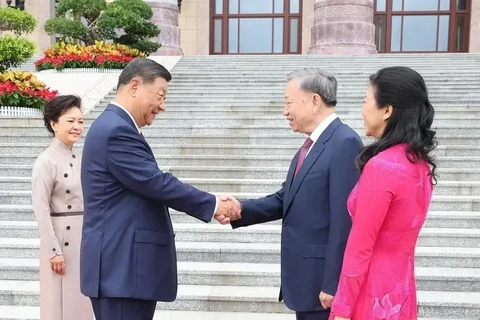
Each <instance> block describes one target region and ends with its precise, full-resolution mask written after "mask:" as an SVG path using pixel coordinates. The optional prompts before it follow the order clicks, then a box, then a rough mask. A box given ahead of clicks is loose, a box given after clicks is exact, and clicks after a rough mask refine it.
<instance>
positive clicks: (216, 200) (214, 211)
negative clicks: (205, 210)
mask: <svg viewBox="0 0 480 320" xmlns="http://www.w3.org/2000/svg"><path fill="white" fill-rule="evenodd" d="M218 200H219V199H218V197H215V209H214V210H213V214H212V218H211V219H210V221H213V218H214V217H215V213H217V209H218Z"/></svg>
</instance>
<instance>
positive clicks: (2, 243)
mask: <svg viewBox="0 0 480 320" xmlns="http://www.w3.org/2000/svg"><path fill="white" fill-rule="evenodd" d="M232 232H233V231H232ZM39 243H40V240H39V239H32V238H0V258H13V257H16V258H38V250H39ZM176 247H177V258H178V261H190V262H230V263H240V262H241V263H280V243H228V242H227V243H222V242H199V241H194V242H185V241H176ZM415 261H416V265H417V266H419V267H440V266H441V267H443V268H459V267H461V268H480V248H464V247H417V248H416V254H415Z"/></svg>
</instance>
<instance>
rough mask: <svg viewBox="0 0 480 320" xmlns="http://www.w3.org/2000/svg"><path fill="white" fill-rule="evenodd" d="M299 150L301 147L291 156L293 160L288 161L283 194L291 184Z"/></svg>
mask: <svg viewBox="0 0 480 320" xmlns="http://www.w3.org/2000/svg"><path fill="white" fill-rule="evenodd" d="M300 150H301V148H300V149H299V150H298V151H297V153H296V154H295V157H293V160H292V162H291V163H290V168H289V169H288V174H287V180H285V186H284V188H283V193H284V194H285V195H287V194H288V191H289V190H290V188H291V186H292V180H293V174H294V173H295V167H296V166H297V161H298V155H299V154H300Z"/></svg>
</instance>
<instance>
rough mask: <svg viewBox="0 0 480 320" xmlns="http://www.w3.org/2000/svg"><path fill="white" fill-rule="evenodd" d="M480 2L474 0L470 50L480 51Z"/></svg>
mask: <svg viewBox="0 0 480 320" xmlns="http://www.w3.org/2000/svg"><path fill="white" fill-rule="evenodd" d="M479 33H480V2H479V1H472V13H471V22H470V48H469V49H470V50H469V52H472V53H473V52H475V53H479V52H480V37H479V36H478V34H479Z"/></svg>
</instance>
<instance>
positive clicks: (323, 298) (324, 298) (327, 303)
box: [318, 291, 333, 309]
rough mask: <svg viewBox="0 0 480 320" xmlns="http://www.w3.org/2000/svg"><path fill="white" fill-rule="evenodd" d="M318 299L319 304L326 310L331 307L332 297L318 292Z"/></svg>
mask: <svg viewBox="0 0 480 320" xmlns="http://www.w3.org/2000/svg"><path fill="white" fill-rule="evenodd" d="M318 298H319V299H320V303H321V304H322V307H323V308H325V309H328V308H331V307H332V303H333V296H331V295H329V294H328V293H325V292H323V291H322V292H320V295H319V296H318Z"/></svg>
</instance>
